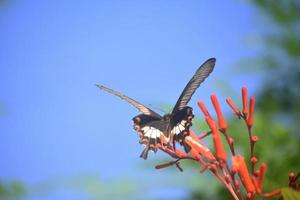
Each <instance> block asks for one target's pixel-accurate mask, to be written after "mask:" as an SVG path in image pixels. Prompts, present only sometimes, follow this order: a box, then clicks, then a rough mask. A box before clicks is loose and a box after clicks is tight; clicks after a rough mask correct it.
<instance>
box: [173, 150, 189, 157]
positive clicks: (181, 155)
mask: <svg viewBox="0 0 300 200" xmlns="http://www.w3.org/2000/svg"><path fill="white" fill-rule="evenodd" d="M175 153H176V154H177V155H178V156H179V157H180V158H185V157H187V155H186V153H184V152H183V151H181V150H179V149H175Z"/></svg>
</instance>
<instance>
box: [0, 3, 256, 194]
mask: <svg viewBox="0 0 300 200" xmlns="http://www.w3.org/2000/svg"><path fill="white" fill-rule="evenodd" d="M256 15H257V12H256V11H255V10H254V9H253V8H252V7H251V6H250V5H249V4H247V3H242V2H240V1H209V3H208V1H196V0H195V1H179V0H167V1H80V2H79V1H77V2H74V1H31V2H30V1H12V2H7V3H6V4H4V5H2V6H1V7H0V29H1V31H0V91H1V93H0V108H1V110H2V112H1V113H2V114H1V116H0V138H1V139H0V157H1V162H0V165H1V170H0V177H1V178H3V179H4V180H11V179H19V180H22V181H25V182H27V183H30V184H35V183H39V182H42V181H45V180H48V179H50V178H52V177H69V176H77V175H80V174H90V173H93V174H99V176H100V177H102V178H104V179H105V180H110V179H114V178H118V177H123V176H134V175H135V174H136V173H140V174H141V173H143V172H138V171H137V168H138V167H137V166H138V165H141V163H143V162H145V161H143V160H142V159H140V158H139V157H138V155H139V153H140V151H141V150H142V147H141V146H140V145H139V144H138V139H137V136H136V134H135V132H134V130H133V129H132V126H131V118H132V117H133V116H135V115H136V114H138V113H137V111H136V109H134V108H133V107H131V106H130V105H128V104H126V103H125V102H123V101H121V100H119V99H117V98H115V97H113V96H111V95H108V94H106V93H103V92H100V91H99V90H98V89H97V88H96V87H95V86H94V84H95V83H101V84H104V85H107V86H109V87H112V88H114V89H116V90H119V91H121V92H123V93H125V94H127V95H128V96H131V97H133V98H135V99H137V100H138V101H140V102H143V103H144V104H146V105H148V104H154V105H160V104H161V103H165V104H173V103H175V102H176V99H177V98H178V96H179V94H180V92H181V90H182V89H183V87H184V86H185V84H186V83H187V81H188V80H189V78H190V77H191V76H192V74H193V73H194V71H195V70H196V69H197V67H198V66H199V64H201V63H202V62H204V61H205V60H206V59H207V58H210V57H216V58H217V64H216V68H215V71H214V72H213V74H212V75H211V76H210V77H209V79H208V80H207V81H206V82H205V83H204V84H203V85H202V86H201V88H200V89H199V90H198V91H197V93H196V94H195V96H194V97H193V99H192V101H191V102H190V105H191V106H192V107H195V105H196V104H195V102H196V100H197V99H199V98H202V99H204V100H207V99H208V98H209V94H210V93H212V92H216V93H218V91H216V88H217V87H215V85H216V82H217V81H218V80H223V81H228V82H231V83H232V82H233V81H234V84H235V85H237V88H240V87H241V86H243V85H248V86H249V87H250V89H252V88H255V87H254V86H253V83H251V82H250V79H249V78H248V79H247V78H241V77H234V75H236V74H234V72H233V69H232V66H233V65H235V63H236V62H238V61H239V60H240V59H242V58H245V57H247V56H252V55H254V54H255V51H253V49H251V48H249V46H247V44H246V39H247V37H248V36H249V35H251V34H257V31H256V30H255V29H256V28H257V27H256V26H255V23H257V18H256ZM153 157H154V156H153V155H150V160H151V158H153ZM146 162H148V161H146ZM151 175H152V176H159V175H157V174H156V172H153V174H151ZM147 177H148V176H146V175H145V176H144V179H146V180H147ZM152 178H153V177H152ZM164 195H165V194H164ZM72 198H73V197H72ZM38 199H43V197H39V198H38ZM45 199H46V197H45ZM50 199H51V198H50ZM53 199H64V197H63V196H60V195H57V196H55V198H53ZM73 199H74V198H73ZM79 199H80V198H79ZM82 199H84V198H82Z"/></svg>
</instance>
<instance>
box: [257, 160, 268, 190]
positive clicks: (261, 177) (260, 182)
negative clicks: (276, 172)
mask: <svg viewBox="0 0 300 200" xmlns="http://www.w3.org/2000/svg"><path fill="white" fill-rule="evenodd" d="M266 169H267V164H266V163H262V164H261V165H260V168H259V172H260V173H259V176H258V179H257V186H258V190H259V192H261V190H262V186H263V181H264V177H265V174H266Z"/></svg>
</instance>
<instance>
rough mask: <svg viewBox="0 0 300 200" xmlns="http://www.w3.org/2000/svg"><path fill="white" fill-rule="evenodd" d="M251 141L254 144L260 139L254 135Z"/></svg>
mask: <svg viewBox="0 0 300 200" xmlns="http://www.w3.org/2000/svg"><path fill="white" fill-rule="evenodd" d="M251 140H252V142H254V143H255V142H257V141H258V137H257V136H256V135H253V136H252V137H251Z"/></svg>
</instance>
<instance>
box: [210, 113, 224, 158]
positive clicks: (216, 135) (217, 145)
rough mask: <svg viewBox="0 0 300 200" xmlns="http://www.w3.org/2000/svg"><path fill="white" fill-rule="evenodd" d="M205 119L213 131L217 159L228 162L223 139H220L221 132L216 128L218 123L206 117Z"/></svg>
mask: <svg viewBox="0 0 300 200" xmlns="http://www.w3.org/2000/svg"><path fill="white" fill-rule="evenodd" d="M205 119H206V122H207V124H208V125H209V127H210V129H211V130H212V138H213V142H214V146H215V150H216V157H217V158H218V159H220V160H223V161H226V160H227V155H226V152H225V150H224V148H223V144H222V141H221V137H220V132H219V129H218V128H217V126H216V122H215V121H214V120H213V119H211V118H209V117H205Z"/></svg>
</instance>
